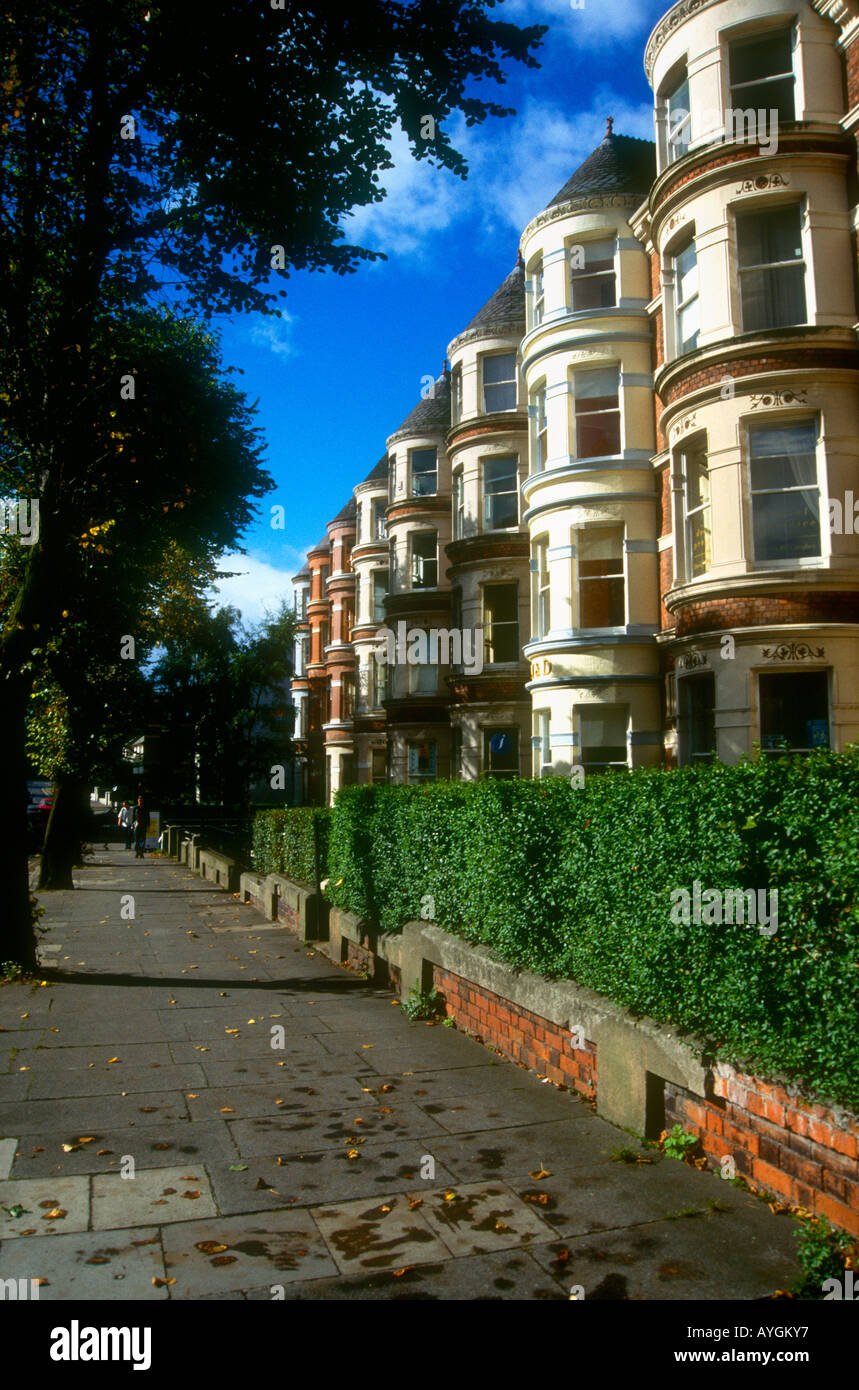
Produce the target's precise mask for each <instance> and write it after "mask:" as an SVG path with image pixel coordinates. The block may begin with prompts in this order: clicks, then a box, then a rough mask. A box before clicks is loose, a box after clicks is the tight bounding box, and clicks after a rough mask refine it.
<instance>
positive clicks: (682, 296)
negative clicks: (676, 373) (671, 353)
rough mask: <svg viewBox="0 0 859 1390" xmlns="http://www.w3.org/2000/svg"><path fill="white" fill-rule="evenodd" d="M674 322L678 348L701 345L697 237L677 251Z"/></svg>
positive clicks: (676, 346) (675, 260)
mask: <svg viewBox="0 0 859 1390" xmlns="http://www.w3.org/2000/svg"><path fill="white" fill-rule="evenodd" d="M674 325H675V328H674V337H675V348H676V352H677V353H681V352H692V351H693V350H694V349H695V348H696V347H697V346H698V331H699V329H700V326H701V313H700V308H699V304H698V253H697V251H696V249H695V238H694V237H691V238H690V239H689V241H688V242H687V243H686V245H685V246H683V247H682V248H681V249H680V250H679V251H677V252H675V254H674Z"/></svg>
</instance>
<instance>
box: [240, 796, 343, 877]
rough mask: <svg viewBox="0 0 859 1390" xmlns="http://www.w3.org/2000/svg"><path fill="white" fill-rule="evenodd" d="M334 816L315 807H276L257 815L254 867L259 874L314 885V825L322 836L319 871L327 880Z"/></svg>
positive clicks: (254, 839) (255, 822)
mask: <svg viewBox="0 0 859 1390" xmlns="http://www.w3.org/2000/svg"><path fill="white" fill-rule="evenodd" d="M330 823H331V813H330V811H328V810H325V809H322V808H321V807H316V806H297V807H285V808H281V807H276V808H275V809H273V810H268V811H258V812H257V814H256V815H255V816H254V828H253V864H254V869H255V870H256V872H257V873H260V874H283V875H284V877H285V878H291V879H295V880H296V881H297V882H298V883H315V881H316V858H315V851H314V840H313V836H314V829H313V827H314V825H316V826H317V827H318V830H317V834H318V835H319V837H320V846H319V848H320V853H319V860H320V871H321V876H322V877H323V878H324V877H325V864H326V859H327V854H328V832H329V827H330Z"/></svg>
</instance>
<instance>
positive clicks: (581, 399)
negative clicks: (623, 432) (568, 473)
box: [573, 366, 620, 459]
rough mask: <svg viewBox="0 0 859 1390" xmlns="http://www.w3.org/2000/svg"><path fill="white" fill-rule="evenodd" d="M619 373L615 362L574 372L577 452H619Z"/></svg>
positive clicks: (598, 454)
mask: <svg viewBox="0 0 859 1390" xmlns="http://www.w3.org/2000/svg"><path fill="white" fill-rule="evenodd" d="M619 379H620V373H619V369H618V368H617V367H616V366H611V367H598V368H596V370H591V369H589V370H587V371H582V372H574V374H573V396H574V412H575V427H576V456H577V457H578V458H580V459H590V458H600V457H602V456H603V455H605V454H619V453H620V385H619Z"/></svg>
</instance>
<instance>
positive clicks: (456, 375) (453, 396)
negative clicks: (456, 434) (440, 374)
mask: <svg viewBox="0 0 859 1390" xmlns="http://www.w3.org/2000/svg"><path fill="white" fill-rule="evenodd" d="M450 416H451V424H452V425H456V424H458V423H459V421H460V420H461V419H462V368H461V367H454V369H453V371H452V372H451V375H450Z"/></svg>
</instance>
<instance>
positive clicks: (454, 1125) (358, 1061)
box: [0, 846, 799, 1301]
mask: <svg viewBox="0 0 859 1390" xmlns="http://www.w3.org/2000/svg"><path fill="white" fill-rule="evenodd" d="M41 901H42V904H43V906H44V908H45V915H44V916H43V917H42V919H41V922H40V928H41V937H40V943H41V944H40V957H41V961H42V971H43V973H42V975H41V976H40V980H43V981H45V982H46V983H45V984H41V983H37V984H35V985H33V984H32V983H28V984H8V985H3V986H0V1280H5V1279H12V1278H14V1279H18V1280H28V1281H29V1280H33V1279H39V1280H41V1281H42V1282H41V1283H40V1284H39V1285H38V1290H39V1295H38V1296H39V1298H40V1299H41V1300H50V1299H74V1300H83V1299H98V1300H101V1299H104V1300H123V1299H210V1298H215V1299H224V1298H225V1299H265V1300H271V1299H280V1298H284V1299H291V1300H297V1299H362V1298H363V1299H442V1300H443V1299H486V1298H490V1299H528V1300H531V1299H570V1297H571V1290H573V1289H575V1291H576V1292H575V1295H574V1296H575V1297H577V1298H581V1297H582V1296H583V1297H584V1299H585V1301H588V1300H593V1299H660V1300H666V1299H667V1300H694V1299H706V1300H714V1299H744V1300H748V1299H760V1298H767V1297H768V1296H769V1295H770V1294H772V1292H773V1291H774V1290H776V1289H779V1288H782V1289H783V1288H786V1287H787V1286H788V1285H789V1284H790V1283H791V1282H792V1281H793V1280H794V1279H795V1278H796V1276H797V1274H798V1273H799V1267H798V1265H797V1263H796V1260H795V1256H794V1250H795V1240H794V1237H793V1230H794V1222H792V1221H791V1220H790V1218H788V1217H786V1216H774V1215H773V1214H772V1213H771V1212H770V1210H769V1208H768V1206H767V1204H766V1203H765V1202H763V1201H761V1200H759V1199H758V1198H756V1197H753V1196H751V1195H750V1194H749V1193H746V1192H744V1191H742V1190H739V1189H737V1188H735V1187H733V1186H732V1185H731V1184H730V1183H729V1182H726V1181H722V1180H721V1179H719V1178H718V1177H717V1176H715V1175H714V1174H712V1173H707V1172H698V1171H697V1170H696V1169H694V1168H691V1167H689V1166H686V1165H683V1164H681V1163H679V1162H677V1161H676V1160H673V1159H668V1158H664V1157H663V1156H662V1155H660V1154H659V1153H657V1152H655V1151H653V1150H643V1149H641V1148H640V1147H639V1145H638V1144H637V1142H636V1141H635V1140H634V1139H633V1138H632V1137H631V1136H630V1135H628V1134H626V1133H625V1132H624V1131H622V1130H619V1129H617V1128H615V1127H614V1126H612V1125H610V1124H607V1123H606V1122H605V1121H603V1120H601V1119H599V1118H598V1117H597V1116H596V1115H595V1114H594V1113H593V1110H592V1108H591V1107H590V1106H589V1105H588V1104H587V1103H586V1102H585V1101H583V1100H580V1099H579V1098H577V1097H576V1096H575V1095H572V1094H570V1093H564V1092H559V1091H557V1090H556V1089H555V1088H554V1087H553V1086H551V1085H548V1084H542V1083H541V1082H540V1080H539V1079H538V1078H537V1077H535V1076H532V1075H531V1074H530V1073H528V1072H525V1071H523V1070H521V1069H519V1068H518V1067H516V1066H515V1065H514V1064H512V1063H511V1062H508V1061H506V1060H504V1059H503V1058H501V1057H499V1056H498V1055H497V1054H495V1053H494V1052H492V1051H491V1050H490V1049H488V1048H485V1047H483V1046H482V1045H481V1044H480V1043H478V1042H477V1041H475V1040H474V1039H472V1038H469V1037H467V1036H465V1035H464V1034H461V1033H459V1032H457V1031H456V1030H455V1029H453V1028H447V1027H444V1026H442V1025H441V1024H437V1025H427V1024H425V1023H410V1022H409V1021H408V1020H407V1019H406V1018H405V1017H404V1016H403V1014H402V1012H401V1010H400V1008H399V1006H398V1005H397V1004H396V1001H394V999H393V997H392V996H391V995H390V994H389V993H387V992H384V991H380V990H376V989H374V988H373V987H372V986H371V985H369V984H367V983H366V982H365V981H363V980H362V979H361V978H360V976H358V975H356V974H355V973H354V972H352V971H347V970H346V969H343V968H339V967H337V966H335V965H332V964H331V962H330V961H328V960H327V959H326V958H325V957H324V956H322V955H320V954H319V953H317V952H315V951H313V950H310V949H308V948H307V947H305V946H304V945H301V944H299V943H297V941H296V939H295V938H294V937H293V936H292V935H291V934H290V933H289V932H288V931H287V930H286V929H284V928H283V927H282V926H277V925H275V924H272V923H270V922H266V921H265V920H264V919H263V918H262V917H261V916H260V914H259V913H258V912H257V911H256V910H255V909H254V908H252V907H250V906H246V905H243V904H241V903H239V902H238V901H237V900H236V899H235V898H233V897H232V896H230V895H229V894H228V893H226V892H224V891H223V890H222V889H219V888H217V887H215V886H214V885H213V884H211V883H206V882H202V881H201V880H199V879H197V878H195V877H194V876H193V875H192V874H190V873H189V872H188V870H187V869H186V868H185V867H184V866H177V865H176V864H174V863H171V862H168V861H166V860H163V859H159V858H152V857H149V856H147V858H146V859H145V860H144V861H136V860H135V859H134V857H133V855H132V854H130V853H127V852H126V851H125V850H124V849H122V848H120V847H119V846H116V847H112V848H111V849H110V850H108V851H104V850H102V851H100V852H98V853H96V854H95V855H94V856H93V858H92V860H91V862H88V863H87V866H86V867H85V868H84V869H82V870H79V871H78V872H77V874H76V888H75V891H70V892H59V893H46V894H43V895H42V899H41ZM621 1149H624V1150H626V1151H627V1158H630V1157H631V1156H632V1155H631V1154H630V1152H629V1151H630V1150H631V1151H632V1153H634V1154H635V1155H638V1156H639V1157H640V1158H641V1159H644V1160H647V1161H643V1162H635V1161H623V1159H621V1158H619V1157H618V1152H619V1150H621ZM613 1155H614V1156H613Z"/></svg>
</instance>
